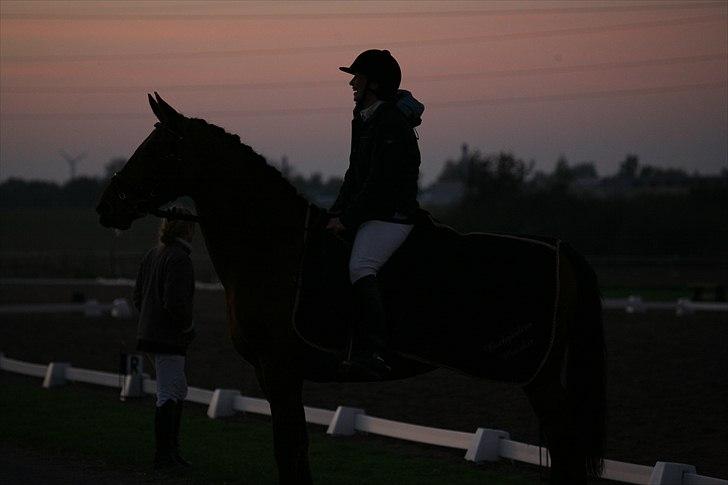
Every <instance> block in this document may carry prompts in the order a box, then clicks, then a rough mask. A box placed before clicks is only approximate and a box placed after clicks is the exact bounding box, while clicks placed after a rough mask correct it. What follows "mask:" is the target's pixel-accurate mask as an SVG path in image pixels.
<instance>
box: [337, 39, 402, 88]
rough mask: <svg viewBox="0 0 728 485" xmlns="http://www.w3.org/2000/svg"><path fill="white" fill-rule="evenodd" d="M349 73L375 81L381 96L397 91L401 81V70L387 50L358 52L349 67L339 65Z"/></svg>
mask: <svg viewBox="0 0 728 485" xmlns="http://www.w3.org/2000/svg"><path fill="white" fill-rule="evenodd" d="M339 69H340V70H342V71H344V72H346V73H349V74H361V75H363V76H366V77H367V79H368V80H370V81H374V82H377V83H378V84H379V88H378V89H377V90H376V93H377V95H378V96H379V97H381V98H391V97H393V96H394V95H395V94H396V93H397V89H399V83H400V82H401V81H402V70H401V69H400V68H399V63H398V62H397V60H396V59H395V58H394V57H393V56H392V54H390V53H389V51H388V50H379V49H369V50H366V51H364V52H362V53H361V54H359V55H358V56H357V57H356V59H354V62H352V63H351V66H349V67H340V68H339Z"/></svg>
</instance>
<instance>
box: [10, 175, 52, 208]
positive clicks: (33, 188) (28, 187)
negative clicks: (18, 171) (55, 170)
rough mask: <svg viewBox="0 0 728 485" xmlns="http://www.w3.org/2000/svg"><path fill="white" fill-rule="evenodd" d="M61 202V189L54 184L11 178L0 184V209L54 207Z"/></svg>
mask: <svg viewBox="0 0 728 485" xmlns="http://www.w3.org/2000/svg"><path fill="white" fill-rule="evenodd" d="M60 201H61V188H60V187H59V186H58V184H57V183H55V182H46V181H43V180H29V181H27V180H21V179H17V178H11V179H8V180H6V181H5V182H3V183H2V184H0V207H3V208H7V209H15V208H18V207H54V206H57V205H58V204H59V202H60Z"/></svg>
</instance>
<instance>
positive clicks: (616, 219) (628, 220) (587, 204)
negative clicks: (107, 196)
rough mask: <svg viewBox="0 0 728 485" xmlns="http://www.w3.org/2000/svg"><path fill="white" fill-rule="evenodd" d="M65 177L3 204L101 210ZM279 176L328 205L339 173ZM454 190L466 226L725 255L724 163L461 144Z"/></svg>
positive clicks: (452, 216) (454, 211)
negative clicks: (718, 167) (550, 160)
mask: <svg viewBox="0 0 728 485" xmlns="http://www.w3.org/2000/svg"><path fill="white" fill-rule="evenodd" d="M124 162H125V160H123V159H115V160H112V161H110V162H109V164H107V166H106V170H105V174H104V176H101V177H78V178H75V179H72V180H70V181H68V182H66V183H63V184H58V183H55V182H47V181H38V180H30V181H28V180H21V179H9V180H6V181H4V182H2V183H0V208H1V209H8V210H12V209H20V208H56V207H63V208H88V209H92V208H93V207H95V205H96V203H97V201H98V198H99V196H100V194H101V192H102V191H103V189H104V188H105V187H106V185H107V183H108V180H109V178H110V177H111V175H113V173H114V172H116V171H117V170H119V169H120V167H121V166H123V164H124ZM281 171H282V173H283V174H284V175H285V176H286V177H287V178H288V180H290V181H291V183H292V184H293V185H294V186H295V187H296V188H297V189H298V190H299V191H300V192H301V193H302V194H304V195H306V196H307V197H308V198H309V199H311V200H314V201H316V202H318V203H319V204H320V205H322V206H328V205H330V204H331V203H332V202H333V200H334V198H335V197H336V194H337V193H338V190H339V187H340V185H341V179H340V178H338V177H331V178H328V179H324V177H323V176H322V175H321V174H319V173H314V174H312V175H310V176H304V175H301V174H297V173H295V172H294V171H293V170H291V169H290V167H289V166H288V165H287V164H286V163H285V162H284V164H283V166H282V167H281ZM438 185H448V186H449V187H451V189H450V190H451V191H452V192H453V193H452V197H451V198H449V199H448V200H447V202H446V203H440V204H439V205H432V204H430V205H429V206H428V207H426V208H428V209H429V210H431V212H433V214H435V216H436V217H437V218H439V219H440V220H442V221H443V222H444V223H447V224H449V225H452V226H453V227H455V228H457V229H458V230H461V231H481V232H506V233H517V234H538V235H550V236H554V237H558V238H560V239H563V240H566V241H569V242H570V243H571V244H573V245H574V246H575V247H576V248H577V249H579V250H581V251H583V252H585V253H588V254H594V255H599V254H603V255H615V254H620V255H630V254H631V255H640V256H644V255H677V256H706V255H708V256H712V257H715V256H728V170H726V169H724V170H723V172H722V173H721V174H720V175H718V176H702V175H700V174H697V173H692V174H691V173H687V172H686V171H685V170H682V169H665V168H658V167H653V166H650V165H642V164H641V163H640V161H639V158H638V157H637V156H636V155H627V156H626V157H625V159H624V161H623V162H622V163H621V165H620V167H619V170H618V171H617V173H615V174H613V175H609V176H600V175H599V174H598V172H597V169H596V167H595V164H593V163H589V162H587V163H577V164H570V163H569V162H568V160H566V159H565V158H561V159H560V160H558V162H557V163H556V165H555V167H554V169H553V170H552V171H551V172H541V171H536V170H535V163H534V162H533V161H526V160H523V159H521V158H518V157H516V156H514V155H513V154H512V153H508V152H500V153H493V154H484V153H481V152H480V151H477V150H476V151H471V150H469V149H468V148H467V146H465V145H464V146H463V150H462V152H461V156H460V157H459V158H458V159H456V160H449V161H446V162H445V164H444V165H443V169H442V170H441V172H440V174H439V176H438V177H437V179H436V181H435V183H434V184H433V185H432V186H430V187H428V188H424V189H423V190H424V191H427V190H429V189H431V188H432V187H435V186H438Z"/></svg>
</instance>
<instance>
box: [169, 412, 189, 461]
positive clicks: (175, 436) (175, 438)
mask: <svg viewBox="0 0 728 485" xmlns="http://www.w3.org/2000/svg"><path fill="white" fill-rule="evenodd" d="M183 403H184V401H177V402H176V404H175V407H174V430H173V433H172V455H173V456H174V460H175V461H176V462H177V464H178V465H182V466H183V467H188V466H192V465H191V464H190V462H189V461H187V460H185V459H184V458H182V457H181V456H180V454H179V427H180V424H181V423H182V405H183Z"/></svg>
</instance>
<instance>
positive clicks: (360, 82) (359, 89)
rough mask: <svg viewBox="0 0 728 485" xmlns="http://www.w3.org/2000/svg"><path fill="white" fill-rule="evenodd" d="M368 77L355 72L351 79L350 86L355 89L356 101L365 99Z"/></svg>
mask: <svg viewBox="0 0 728 485" xmlns="http://www.w3.org/2000/svg"><path fill="white" fill-rule="evenodd" d="M366 85H367V78H366V76H363V75H361V74H354V77H353V78H351V81H349V86H351V89H352V90H354V101H355V102H357V103H359V102H361V101H362V100H363V99H364V96H365V94H366V91H365V89H366Z"/></svg>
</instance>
